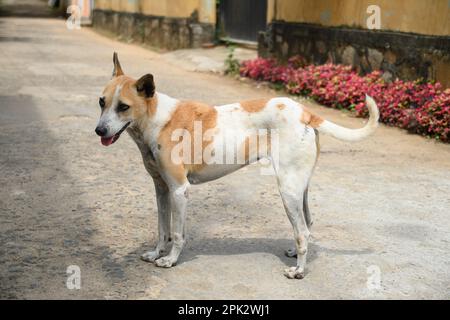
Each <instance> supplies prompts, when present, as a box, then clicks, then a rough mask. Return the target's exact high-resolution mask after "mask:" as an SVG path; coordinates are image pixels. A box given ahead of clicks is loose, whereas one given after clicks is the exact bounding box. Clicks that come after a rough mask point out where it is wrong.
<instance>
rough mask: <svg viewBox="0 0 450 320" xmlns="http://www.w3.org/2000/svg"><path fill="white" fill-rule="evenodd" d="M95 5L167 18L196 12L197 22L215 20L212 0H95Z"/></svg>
mask: <svg viewBox="0 0 450 320" xmlns="http://www.w3.org/2000/svg"><path fill="white" fill-rule="evenodd" d="M95 7H96V8H97V9H100V10H112V11H116V12H130V13H141V14H144V15H150V16H161V17H168V18H189V17H191V16H192V15H193V14H194V12H197V14H198V21H199V22H202V23H215V22H216V12H215V8H216V7H215V1H214V0H96V1H95Z"/></svg>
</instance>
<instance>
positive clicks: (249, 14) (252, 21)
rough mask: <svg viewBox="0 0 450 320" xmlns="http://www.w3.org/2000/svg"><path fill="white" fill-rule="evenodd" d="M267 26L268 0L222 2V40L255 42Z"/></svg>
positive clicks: (227, 0) (220, 8) (220, 20)
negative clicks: (259, 33)
mask: <svg viewBox="0 0 450 320" xmlns="http://www.w3.org/2000/svg"><path fill="white" fill-rule="evenodd" d="M266 24H267V0H220V2H219V29H220V38H221V39H222V40H232V41H235V42H253V43H256V41H257V39H258V32H259V31H262V30H265V29H266Z"/></svg>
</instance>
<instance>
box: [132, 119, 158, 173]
mask: <svg viewBox="0 0 450 320" xmlns="http://www.w3.org/2000/svg"><path fill="white" fill-rule="evenodd" d="M127 132H128V133H129V135H130V136H131V138H132V139H133V140H134V142H135V143H136V145H137V146H138V148H139V151H141V155H142V160H143V161H144V166H145V169H147V171H148V172H149V173H150V174H151V175H153V174H155V173H156V172H158V164H157V162H156V157H155V151H156V150H152V148H151V147H150V145H149V144H148V143H146V142H145V140H144V137H143V135H142V134H141V133H140V132H139V131H138V130H135V129H133V128H128V129H127Z"/></svg>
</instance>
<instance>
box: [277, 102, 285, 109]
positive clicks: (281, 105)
mask: <svg viewBox="0 0 450 320" xmlns="http://www.w3.org/2000/svg"><path fill="white" fill-rule="evenodd" d="M277 108H278V109H280V110H283V109H284V108H286V106H285V105H284V104H283V103H279V104H277Z"/></svg>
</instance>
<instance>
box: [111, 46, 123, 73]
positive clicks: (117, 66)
mask: <svg viewBox="0 0 450 320" xmlns="http://www.w3.org/2000/svg"><path fill="white" fill-rule="evenodd" d="M113 64H114V69H113V73H112V76H113V77H118V76H122V75H123V71H122V67H121V66H120V62H119V57H118V56H117V52H114V54H113Z"/></svg>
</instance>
